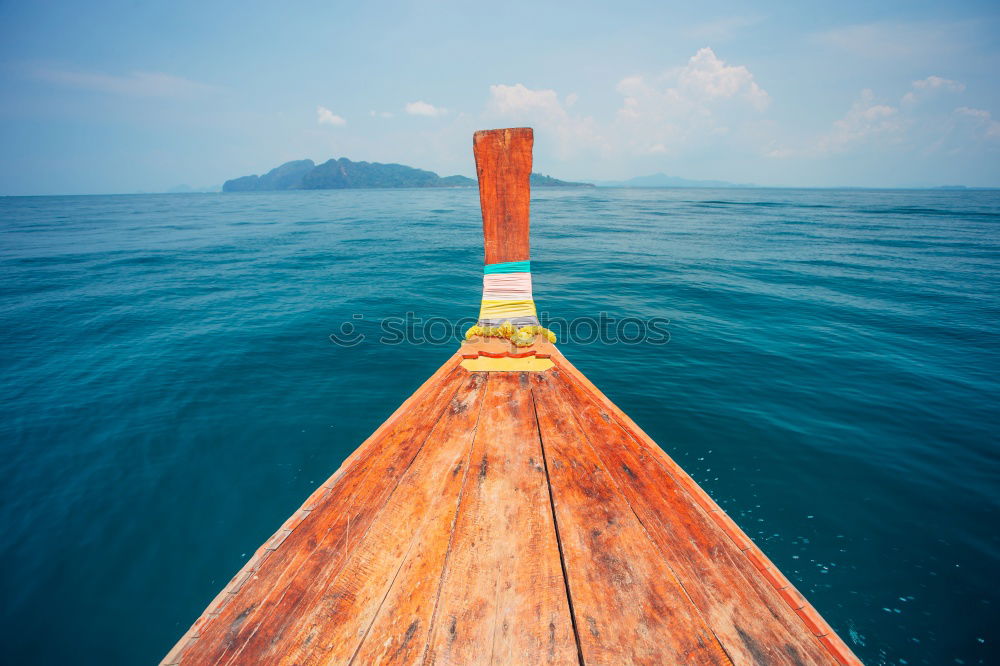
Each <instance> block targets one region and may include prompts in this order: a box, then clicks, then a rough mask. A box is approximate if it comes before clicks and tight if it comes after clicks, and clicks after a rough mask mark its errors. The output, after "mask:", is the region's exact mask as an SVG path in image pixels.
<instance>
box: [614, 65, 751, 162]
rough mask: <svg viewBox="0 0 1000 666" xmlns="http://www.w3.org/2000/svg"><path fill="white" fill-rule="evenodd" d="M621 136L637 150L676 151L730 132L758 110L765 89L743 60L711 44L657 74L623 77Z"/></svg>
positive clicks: (619, 125) (645, 151) (619, 89)
mask: <svg viewBox="0 0 1000 666" xmlns="http://www.w3.org/2000/svg"><path fill="white" fill-rule="evenodd" d="M617 90H618V92H619V93H621V95H622V104H621V107H620V108H619V109H618V114H617V129H618V131H619V133H620V135H621V141H623V142H624V143H625V144H626V145H628V146H630V150H631V151H632V152H634V153H637V154H650V153H654V154H655V153H675V152H678V151H679V150H680V149H681V148H682V147H683V146H685V145H687V144H690V143H694V142H697V141H701V140H704V139H706V138H710V137H715V136H718V135H722V134H726V133H728V132H730V130H731V129H732V127H733V126H734V125H735V126H741V125H743V124H745V123H746V122H747V121H748V120H749V119H752V118H754V117H755V116H757V115H759V113H760V112H762V111H764V110H765V109H766V108H767V106H768V105H769V103H770V97H769V96H768V94H767V92H766V91H765V90H764V89H763V88H761V87H760V85H758V84H757V81H756V80H755V78H754V76H753V74H752V73H751V72H750V70H749V69H748V68H747V67H745V66H743V65H729V64H727V63H726V62H725V61H723V60H722V59H720V58H719V57H718V56H717V55H716V54H715V52H714V51H713V50H712V49H710V48H702V49H699V50H698V51H697V52H696V53H695V54H694V55H693V56H692V57H691V58H690V59H689V60H688V62H687V64H686V65H684V66H683V67H677V68H674V69H671V70H667V71H666V72H664V73H663V74H661V75H659V76H653V77H649V76H645V75H632V76H628V77H625V78H624V79H622V80H621V81H619V83H618V86H617Z"/></svg>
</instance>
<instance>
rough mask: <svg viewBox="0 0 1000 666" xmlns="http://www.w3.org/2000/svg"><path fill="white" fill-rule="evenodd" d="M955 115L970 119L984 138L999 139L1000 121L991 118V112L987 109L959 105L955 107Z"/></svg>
mask: <svg viewBox="0 0 1000 666" xmlns="http://www.w3.org/2000/svg"><path fill="white" fill-rule="evenodd" d="M955 115H956V116H958V117H959V118H962V119H966V120H968V121H971V123H972V125H973V126H974V127H975V128H977V129H979V130H980V131H981V132H982V133H983V134H984V135H985V136H986V138H988V139H1000V122H998V121H996V120H993V114H991V113H990V112H989V111H987V110H985V109H972V108H969V107H967V106H960V107H958V108H957V109H955Z"/></svg>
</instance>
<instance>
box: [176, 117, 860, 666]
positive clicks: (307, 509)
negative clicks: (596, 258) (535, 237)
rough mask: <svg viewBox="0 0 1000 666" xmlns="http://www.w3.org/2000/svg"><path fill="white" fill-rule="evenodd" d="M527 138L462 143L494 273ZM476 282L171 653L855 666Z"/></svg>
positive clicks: (636, 438)
mask: <svg viewBox="0 0 1000 666" xmlns="http://www.w3.org/2000/svg"><path fill="white" fill-rule="evenodd" d="M531 142H532V133H531V130H530V129H527V128H519V129H506V130H491V131H486V132H477V133H476V135H475V139H474V150H475V154H476V164H477V171H478V175H479V185H480V199H481V203H482V209H483V231H484V237H485V255H486V256H485V258H486V266H487V274H489V273H488V267H489V266H491V265H497V264H513V265H514V266H515V268H520V267H521V264H520V263H519V262H527V261H529V222H528V214H529V212H528V203H529V196H530V192H529V183H528V179H529V174H530V172H531ZM521 272H523V271H521ZM519 279H520V278H519ZM484 284H485V285H486V287H485V291H484V306H483V310H482V311H481V317H480V328H481V329H482V330H481V331H480V332H483V333H484V334H482V335H480V334H475V333H476V332H475V331H474V334H473V335H472V336H471V338H470V340H468V341H467V342H465V343H463V344H462V346H461V348H460V349H459V350H458V351H456V352H455V354H454V355H452V356H451V357H450V358H449V359H448V360H447V361H445V363H444V364H443V365H442V366H441V368H440V369H438V370H437V372H435V373H434V374H433V375H432V376H431V377H430V379H428V380H427V381H426V382H425V383H424V384H423V385H422V386H421V387H420V388H419V389H418V390H417V391H416V392H415V393H414V394H413V395H412V396H410V397H409V398H408V399H407V400H406V401H405V402H403V404H402V405H401V406H400V407H399V409H397V410H396V412H394V413H393V414H392V415H391V416H390V417H389V418H388V419H387V420H386V421H385V422H384V423H383V424H382V425H381V426H380V427H379V428H378V429H377V430H376V431H375V432H374V433H373V434H372V435H371V437H369V438H368V439H367V440H366V441H365V442H364V443H362V444H361V446H360V447H359V448H358V449H357V450H356V451H355V452H354V453H353V454H352V455H351V456H350V457H349V458H348V459H347V460H346V461H344V463H343V465H342V466H341V468H340V469H339V470H338V471H337V472H336V473H335V474H334V475H333V476H332V477H330V479H328V480H327V481H326V482H325V483H323V484H322V486H320V487H319V488H318V489H317V490H316V491H315V492H314V493H313V494H312V495H311V496H310V497H309V498H308V499H307V500H306V502H305V503H304V504H303V505H302V507H301V508H300V509H299V510H298V511H296V512H295V513H294V514H293V515H292V517H291V518H289V519H288V521H287V522H286V523H285V524H284V525H283V526H282V527H281V528H280V529H279V530H278V531H277V532H276V533H275V535H274V536H273V537H272V538H271V539H270V540H268V541H267V542H266V543H265V544H264V545H263V546H261V547H260V549H259V550H258V551H257V552H256V553H255V554H254V556H253V557H252V558H251V559H250V561H249V562H247V563H246V565H245V566H244V567H243V568H242V569H241V570H240V571H239V572H238V573H237V574H236V576H235V577H234V578H233V580H232V581H231V582H230V583H229V584H228V585H227V586H226V587H225V588H224V589H223V590H222V592H220V593H219V595H218V596H217V597H216V598H215V600H214V601H212V603H211V604H209V606H208V608H207V609H206V610H205V611H204V613H203V614H202V615H201V617H200V618H198V620H196V621H195V623H194V624H193V625H192V627H191V628H190V629H189V630H188V632H187V633H186V634H185V635H184V636H183V637H182V638H181V639H180V640H179V641H178V643H177V645H176V646H175V647H174V649H173V650H171V651H170V653H169V654H168V655H167V656H166V657H165V659H164V660H163V662H162V663H163V664H180V663H184V664H238V663H253V664H257V663H274V664H316V663H324V664H372V663H399V664H411V663H456V664H479V663H498V664H540V663H565V664H575V663H580V664H584V663H587V664H633V663H634V664H835V663H840V664H859V663H860V662H859V661H858V659H857V658H856V657H855V656H854V655H853V653H852V652H851V650H850V649H849V648H848V647H847V646H846V645H845V644H844V642H843V641H842V640H841V639H840V638H839V637H838V636H837V635H836V633H835V632H834V631H833V630H832V629H831V628H830V626H829V625H828V624H827V623H826V622H825V621H824V620H823V619H822V618H821V617H820V616H819V614H818V613H817V612H816V611H815V610H814V609H813V607H812V606H811V605H809V603H808V602H807V601H806V600H805V598H804V597H803V596H802V595H801V594H800V593H799V592H798V591H797V590H796V589H795V587H794V586H793V585H792V584H791V583H790V582H789V581H788V579H787V578H785V577H784V576H783V575H782V574H781V572H780V571H778V569H777V567H775V566H774V564H773V563H772V562H771V561H770V560H769V559H768V558H767V557H766V556H765V555H764V554H763V553H762V552H761V551H760V549H758V548H757V547H756V546H755V545H754V543H753V542H752V541H751V540H750V538H749V537H747V536H746V534H745V533H744V532H743V531H742V530H741V529H740V528H739V527H738V526H737V525H736V524H735V523H734V522H733V521H732V520H731V519H730V518H729V516H727V515H726V513H725V512H724V511H722V509H720V508H719V506H718V505H717V504H716V503H715V502H714V501H713V500H712V499H711V498H710V497H709V496H708V495H707V494H706V493H705V491H704V490H702V489H701V488H700V487H699V486H698V484H697V483H695V481H694V480H693V479H692V478H691V477H690V476H688V474H687V473H685V472H684V470H683V469H681V467H680V466H679V465H677V463H676V462H674V461H673V460H672V459H671V458H670V457H669V456H668V455H667V454H666V453H665V452H664V451H663V450H662V449H661V448H660V447H659V446H657V445H656V443H655V442H653V440H651V439H650V438H649V437H648V436H647V435H646V434H645V433H644V432H643V431H642V430H641V429H640V428H639V426H637V425H636V424H635V423H634V422H633V421H632V420H631V419H630V418H629V417H628V416H626V415H625V414H624V413H623V412H622V411H621V410H620V409H618V407H616V406H615V405H614V403H612V402H611V401H610V400H609V399H608V398H607V397H606V396H605V395H604V394H603V393H601V392H600V391H599V390H598V389H597V388H596V387H595V386H594V385H593V384H591V383H590V382H589V381H588V380H587V378H586V377H585V376H584V375H583V374H582V373H581V372H580V371H579V370H577V369H576V368H575V367H574V366H573V365H572V364H571V363H570V362H569V361H568V360H567V359H566V358H565V356H563V355H562V353H561V352H560V351H559V350H558V348H557V347H556V345H554V344H552V342H550V341H549V339H548V338H547V336H546V335H544V334H542V333H537V334H534V333H531V331H533V330H535V329H533V328H531V329H530V330H529V331H528V333H526V334H525V336H523V337H524V339H522V340H519V341H518V342H519V344H514V343H513V342H512V341H511V339H509V338H510V334H509V332H508V334H507V335H506V337H498V336H497V331H496V330H491V329H494V328H496V327H494V326H492V325H491V323H492V321H493V320H491V318H490V315H491V313H495V312H503V311H505V310H504V308H505V307H507V306H505V305H502V304H501V305H499V306H495V305H487V304H486V303H485V302H486V301H495V300H503V299H494V298H487V296H490V295H497V294H499V295H503V294H504V293H506V292H503V291H502V290H501V291H499V292H497V294H493V293H492V292H491V291H490V290H492V289H494V287H495V285H493V283H491V282H490V281H489V280H485V279H484ZM491 285H493V286H491ZM512 300H515V301H517V302H518V305H517V306H516V307H520V308H524V307H526V306H525V305H524V304H523V301H524V300H525V299H517V298H514V299H512ZM528 300H530V299H528ZM512 307H515V306H512ZM533 307H534V306H533V304H532V305H531V308H532V312H533ZM484 313H485V315H486V316H485V317H484V316H483V314H484ZM519 316H520V315H519ZM484 321H485V322H486V324H484ZM536 323H537V322H536ZM519 326H528V327H532V326H534V324H530V323H528V324H523V325H520V322H519Z"/></svg>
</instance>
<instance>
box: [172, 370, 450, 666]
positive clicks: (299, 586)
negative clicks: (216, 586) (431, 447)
mask: <svg viewBox="0 0 1000 666" xmlns="http://www.w3.org/2000/svg"><path fill="white" fill-rule="evenodd" d="M466 377H467V373H466V371H465V370H462V369H461V368H457V367H454V368H453V369H452V370H450V371H449V374H447V375H446V376H445V377H444V378H443V379H442V380H441V381H440V382H439V383H438V384H436V385H435V386H433V387H431V390H429V391H428V392H427V393H426V395H424V396H423V397H422V399H421V400H420V401H419V402H417V403H415V404H413V406H412V408H411V409H410V410H408V412H407V413H406V414H404V415H402V418H400V419H399V420H398V421H397V422H396V423H395V425H394V427H393V428H391V429H390V430H388V431H386V432H385V433H384V434H383V437H382V438H381V439H380V440H379V442H378V446H373V447H371V448H370V449H369V456H368V458H366V459H364V460H363V461H359V462H363V464H356V465H354V466H352V467H351V468H350V469H348V470H347V471H346V472H345V473H344V475H343V476H342V477H341V478H340V479H338V481H337V482H336V483H335V484H334V487H333V489H332V490H331V492H330V494H329V495H327V496H326V497H325V498H323V500H321V502H320V504H319V506H318V507H317V508H316V509H314V510H313V511H311V512H310V514H311V515H310V517H309V519H307V520H305V521H304V522H303V523H302V524H301V525H299V527H298V528H297V529H295V530H293V531H292V532H291V533H290V534H289V535H288V537H287V538H285V539H284V541H283V542H282V543H281V544H280V547H279V548H277V550H275V552H274V554H272V555H271V556H270V557H268V558H267V560H266V561H265V563H264V565H263V566H262V567H261V568H260V570H259V571H258V572H257V574H256V575H254V576H252V577H251V578H250V579H249V580H247V581H246V582H245V583H244V584H243V586H242V588H241V589H240V590H239V593H238V594H236V595H235V597H234V599H233V601H231V602H230V603H229V604H228V605H227V606H226V607H225V608H223V609H222V612H221V613H220V614H219V616H218V617H216V618H215V619H214V620H212V621H211V622H208V623H206V625H205V628H204V629H203V631H202V634H201V636H200V637H199V638H198V640H197V641H196V642H195V643H194V644H193V645H191V646H190V647H189V648H188V649H187V650H186V651H185V653H184V655H183V657H184V661H185V662H186V663H213V664H214V663H237V662H241V661H245V660H246V659H248V658H250V655H253V654H255V653H256V652H259V651H260V650H261V649H262V646H264V645H265V644H266V643H267V642H268V641H272V640H280V637H281V636H282V634H283V633H284V632H285V631H286V630H287V629H288V627H289V626H290V625H292V624H293V623H294V622H295V619H296V617H297V616H298V614H299V613H301V612H302V609H303V608H307V607H308V605H309V604H310V603H312V602H314V601H315V598H316V597H317V596H319V595H322V593H323V586H322V581H324V580H327V579H329V578H330V577H331V576H333V575H334V574H335V573H336V572H337V571H339V569H340V567H341V566H342V565H343V562H344V560H345V558H346V556H347V555H349V554H350V552H352V551H353V549H354V548H356V547H357V545H358V543H359V542H360V541H361V540H362V539H363V537H364V534H365V531H366V530H367V528H368V526H369V525H370V524H371V521H372V519H373V518H374V516H375V514H376V513H378V511H379V509H381V507H382V506H383V504H384V503H385V500H386V499H387V498H388V496H389V494H390V493H391V492H392V490H393V489H394V488H395V486H396V483H397V482H398V480H399V478H400V477H401V476H402V474H403V472H404V471H405V470H406V468H407V467H409V465H410V463H411V462H412V460H413V458H414V457H415V456H416V454H417V452H418V451H419V449H420V447H421V446H422V445H423V443H424V441H425V440H426V438H427V435H428V434H429V433H430V430H431V428H432V427H433V424H434V423H435V422H436V421H437V419H438V415H439V414H440V413H441V412H442V411H443V410H444V408H445V406H446V405H447V404H448V401H449V400H450V399H451V396H452V395H453V394H454V393H455V391H456V390H457V389H458V387H459V385H460V384H461V383H462V381H463V380H464V379H465V378H466Z"/></svg>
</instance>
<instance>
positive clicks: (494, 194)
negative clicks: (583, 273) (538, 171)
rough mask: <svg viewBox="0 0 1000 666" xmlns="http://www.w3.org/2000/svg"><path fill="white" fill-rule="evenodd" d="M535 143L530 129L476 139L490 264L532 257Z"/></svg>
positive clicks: (493, 132)
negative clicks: (531, 204)
mask: <svg viewBox="0 0 1000 666" xmlns="http://www.w3.org/2000/svg"><path fill="white" fill-rule="evenodd" d="M533 143H534V134H533V133H532V131H531V128H530V127H517V128H512V129H496V130H482V131H479V132H476V133H475V134H474V135H473V137H472V150H473V153H475V156H476V175H477V176H478V177H479V203H480V205H481V207H482V210H483V240H484V247H485V250H486V263H487V264H496V263H500V262H505V261H523V260H525V259H528V258H529V257H530V247H529V228H530V224H529V210H528V209H529V202H530V200H531V186H530V177H531V148H532V144H533Z"/></svg>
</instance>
